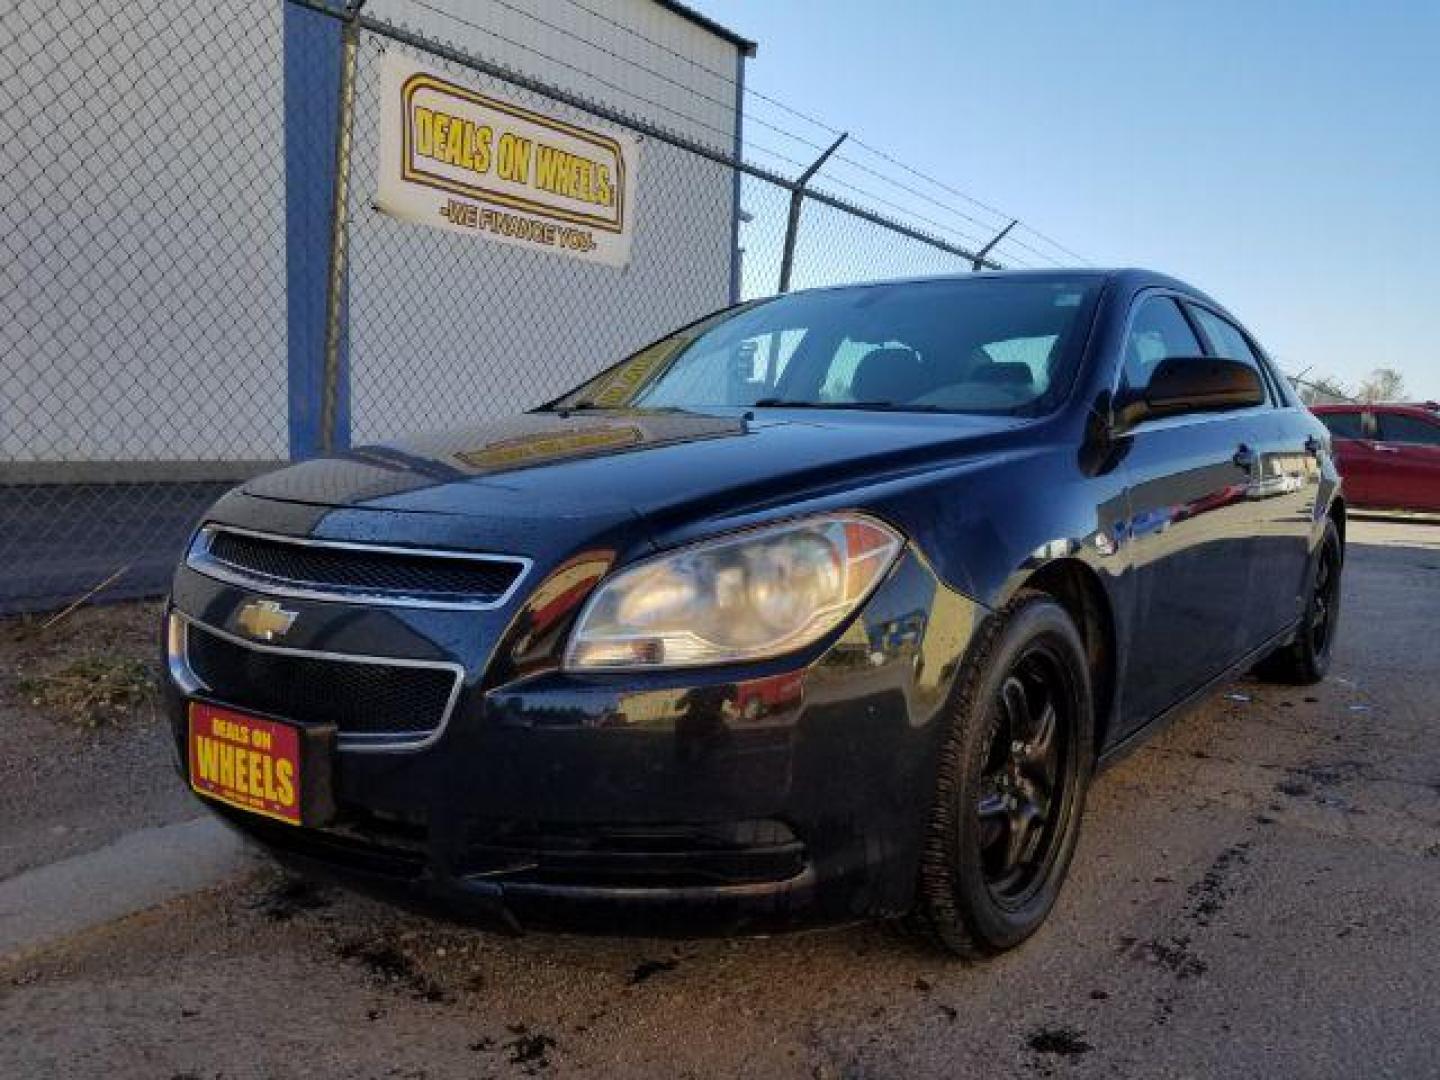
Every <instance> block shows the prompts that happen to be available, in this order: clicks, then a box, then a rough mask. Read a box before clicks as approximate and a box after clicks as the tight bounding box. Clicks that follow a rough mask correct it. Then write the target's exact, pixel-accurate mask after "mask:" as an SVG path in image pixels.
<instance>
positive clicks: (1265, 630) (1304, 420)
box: [1185, 300, 1324, 649]
mask: <svg viewBox="0 0 1440 1080" xmlns="http://www.w3.org/2000/svg"><path fill="white" fill-rule="evenodd" d="M1185 308H1186V311H1187V312H1188V313H1189V315H1190V316H1191V318H1192V319H1193V321H1194V323H1195V326H1196V328H1197V329H1198V330H1199V331H1200V336H1201V337H1202V338H1204V341H1205V346H1206V348H1207V349H1208V350H1209V351H1210V354H1211V355H1212V356H1221V357H1224V358H1226V359H1227V360H1238V361H1240V362H1241V363H1243V364H1248V365H1249V366H1250V367H1251V368H1252V369H1253V370H1254V371H1255V373H1256V375H1258V376H1259V377H1260V380H1261V382H1262V383H1264V384H1265V385H1266V387H1267V394H1268V396H1269V397H1270V399H1271V403H1270V405H1269V407H1267V408H1265V409H1263V410H1260V411H1258V412H1256V413H1255V414H1254V419H1253V425H1254V428H1253V430H1254V438H1253V443H1252V444H1251V448H1252V450H1253V451H1254V464H1253V466H1252V470H1251V479H1250V485H1249V487H1248V489H1247V490H1246V499H1247V500H1248V502H1249V504H1250V508H1251V510H1252V511H1253V514H1252V522H1251V528H1252V530H1253V531H1252V532H1251V535H1250V540H1249V542H1250V544H1251V547H1252V550H1253V560H1254V561H1253V563H1252V565H1251V568H1250V574H1251V577H1250V588H1249V589H1248V590H1247V592H1246V596H1245V609H1244V617H1243V620H1242V627H1241V641H1242V644H1243V645H1244V646H1245V647H1246V648H1247V649H1256V648H1259V647H1260V646H1262V645H1264V644H1265V642H1266V641H1268V640H1269V639H1270V638H1272V637H1274V636H1275V635H1276V634H1278V633H1280V632H1281V631H1283V630H1287V629H1289V628H1290V627H1291V626H1293V625H1294V623H1295V621H1296V619H1298V618H1299V617H1300V613H1301V611H1302V610H1303V608H1302V604H1303V597H1304V594H1305V587H1306V581H1307V575H1308V572H1309V566H1310V534H1311V531H1312V527H1313V521H1314V518H1313V516H1312V513H1313V510H1314V507H1315V500H1316V498H1318V497H1319V494H1320V479H1321V474H1320V454H1321V453H1322V452H1323V449H1324V448H1323V446H1322V445H1321V442H1320V440H1319V439H1318V438H1317V437H1316V429H1315V424H1314V420H1313V419H1312V418H1311V416H1310V412H1309V410H1307V409H1306V408H1305V407H1304V406H1303V405H1301V404H1300V402H1299V401H1298V400H1295V399H1294V398H1293V396H1292V395H1290V394H1287V393H1286V388H1285V387H1283V386H1281V385H1280V384H1279V381H1278V379H1277V378H1276V377H1275V376H1274V374H1273V372H1271V371H1270V370H1269V369H1268V366H1267V365H1266V363H1265V361H1264V360H1263V359H1262V358H1261V356H1260V352H1259V350H1258V349H1257V348H1256V346H1255V345H1254V343H1253V342H1252V341H1251V340H1250V338H1249V336H1248V335H1247V334H1246V333H1245V332H1244V331H1243V330H1241V329H1240V327H1238V326H1236V325H1235V323H1234V322H1232V321H1231V320H1230V319H1229V318H1228V317H1226V316H1225V315H1222V314H1221V313H1220V312H1218V311H1214V310H1212V309H1210V308H1209V307H1206V306H1205V305H1203V304H1200V303H1196V302H1194V301H1190V300H1187V301H1185Z"/></svg>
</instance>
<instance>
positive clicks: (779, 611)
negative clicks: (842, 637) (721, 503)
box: [565, 514, 901, 671]
mask: <svg viewBox="0 0 1440 1080" xmlns="http://www.w3.org/2000/svg"><path fill="white" fill-rule="evenodd" d="M900 546H901V540H900V537H899V535H898V534H897V533H896V532H895V531H894V530H893V529H891V528H890V527H889V526H887V525H884V524H882V523H880V522H879V521H876V520H875V519H874V518H870V517H865V516H863V515H860V514H833V515H828V514H827V515H825V516H822V517H814V518H805V519H801V520H797V521H792V522H787V523H785V524H783V525H775V526H771V527H769V528H765V529H756V530H753V531H749V532H742V533H737V534H734V535H732V536H727V537H722V538H721V539H718V540H709V541H706V542H704V543H702V544H697V545H695V546H693V547H689V548H685V549H683V550H680V551H676V552H673V553H672V554H669V555H664V556H661V557H659V558H655V559H650V560H647V561H646V562H642V563H639V564H638V565H636V566H633V567H631V568H630V569H628V570H623V571H621V572H620V573H618V574H616V575H615V576H614V577H612V578H611V579H610V580H609V581H607V582H605V583H603V584H602V585H601V586H600V587H599V588H598V589H597V590H596V592H595V594H594V595H593V596H592V597H591V598H590V601H589V603H587V604H586V605H585V610H584V611H583V612H582V613H581V615H580V621H579V623H578V624H577V625H576V627H575V631H574V633H573V634H572V635H571V638H570V646H569V648H568V649H566V652H565V666H566V667H567V668H569V669H571V670H580V671H596V670H609V671H616V670H633V669H637V668H669V667H694V666H696V665H700V664H726V663H734V662H736V661H742V660H759V659H764V658H766V657H772V656H779V655H780V654H782V653H786V652H789V651H791V650H793V649H798V648H800V647H802V646H804V645H808V644H809V643H810V642H812V641H815V640H816V639H817V638H819V637H821V636H822V635H824V634H825V633H826V632H827V631H829V630H831V629H833V628H834V627H835V626H836V625H838V624H839V623H840V622H841V621H842V620H843V619H844V618H845V617H846V616H847V615H849V614H850V613H851V612H853V611H854V610H855V609H856V608H857V607H859V606H860V605H861V604H862V603H863V602H864V601H865V598H866V597H867V596H869V595H870V592H871V590H872V589H874V587H875V586H876V584H877V583H878V582H879V581H880V578H881V577H882V576H884V574H885V571H886V570H888V569H889V568H890V564H891V563H893V562H894V561H895V556H896V555H897V554H898V553H899V551H900Z"/></svg>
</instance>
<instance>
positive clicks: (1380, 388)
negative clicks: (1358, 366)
mask: <svg viewBox="0 0 1440 1080" xmlns="http://www.w3.org/2000/svg"><path fill="white" fill-rule="evenodd" d="M1404 397H1405V377H1404V376H1403V375H1401V374H1400V372H1398V371H1396V370H1395V369H1394V368H1376V369H1375V370H1374V371H1372V372H1371V373H1370V377H1369V378H1368V379H1366V380H1365V381H1364V382H1362V383H1361V384H1360V400H1361V401H1363V402H1365V403H1366V404H1369V403H1370V402H1374V401H1401V400H1403V399H1404Z"/></svg>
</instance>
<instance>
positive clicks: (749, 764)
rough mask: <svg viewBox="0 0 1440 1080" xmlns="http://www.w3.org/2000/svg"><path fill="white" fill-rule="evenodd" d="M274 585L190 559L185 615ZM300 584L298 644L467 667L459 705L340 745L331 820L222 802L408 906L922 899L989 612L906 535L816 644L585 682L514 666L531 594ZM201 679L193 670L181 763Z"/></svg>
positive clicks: (797, 904) (179, 688)
mask: <svg viewBox="0 0 1440 1080" xmlns="http://www.w3.org/2000/svg"><path fill="white" fill-rule="evenodd" d="M255 595H256V594H255V593H252V592H247V591H245V590H243V589H239V588H237V587H236V586H234V585H232V584H228V583H224V582H220V581H216V580H213V579H211V578H208V577H206V576H204V575H201V574H199V573H196V572H195V571H192V570H189V569H185V568H182V569H181V570H180V571H179V573H178V574H177V577H176V582H175V590H174V594H173V599H172V610H173V611H176V612H179V613H181V614H182V615H183V616H184V618H186V619H188V620H191V621H193V622H194V623H196V624H198V625H201V626H205V627H211V628H214V629H216V630H218V631H221V632H225V633H232V634H234V633H236V631H237V627H236V625H235V620H236V615H237V610H238V608H239V607H240V605H241V604H242V603H244V602H245V601H246V600H248V599H252V598H253V597H254V596H255ZM286 603H287V606H289V607H294V608H296V609H298V611H299V616H298V618H297V619H296V623H295V628H296V634H295V637H296V641H295V643H294V647H296V648H300V649H313V650H316V651H325V652H332V653H358V654H364V655H367V656H375V655H385V656H391V657H397V658H402V659H408V660H416V661H426V662H435V663H444V664H455V665H458V666H459V667H460V668H461V669H462V670H463V678H462V681H461V686H460V690H459V692H458V696H457V698H456V700H455V702H454V707H453V710H451V712H450V713H449V715H448V717H447V721H446V723H445V725H444V727H443V730H440V731H438V732H437V733H436V735H435V737H434V738H433V740H429V741H427V742H426V744H425V745H423V746H420V747H419V748H410V749H393V748H385V747H380V748H376V747H374V746H364V745H357V744H355V743H351V744H348V745H347V744H344V743H343V742H342V745H341V749H340V750H339V751H338V752H337V753H336V754H335V755H334V766H333V776H332V777H331V781H332V787H333V793H334V805H335V808H336V810H335V814H334V816H333V819H331V820H330V821H328V822H327V823H326V824H324V825H323V826H321V827H314V828H311V827H307V828H298V827H295V826H290V825H285V824H280V823H275V822H271V821H268V820H266V819H263V818H260V817H257V816H254V815H251V814H247V813H245V812H243V811H238V810H231V809H229V808H226V807H223V806H220V805H219V804H216V803H213V802H210V801H209V800H205V801H207V804H208V805H211V806H212V807H214V808H215V809H216V810H217V811H218V812H220V813H221V814H222V816H224V818H225V819H226V820H227V821H229V822H230V823H231V824H233V825H235V826H236V827H237V828H239V829H240V830H241V831H242V832H244V833H245V834H247V835H248V836H250V837H252V838H253V839H255V840H256V841H258V842H260V843H261V844H263V845H264V846H265V847H267V848H268V849H270V850H271V851H272V852H273V853H274V854H275V855H276V856H277V857H279V858H280V859H281V860H282V861H284V862H288V863H290V864H292V865H295V866H297V867H300V868H302V869H304V870H307V871H310V872H318V873H322V874H326V875H329V876H332V877H337V878H339V879H341V880H344V881H347V882H349V883H351V884H354V885H356V886H359V887H361V888H364V889H367V890H369V891H372V892H378V893H381V894H383V895H385V896H387V897H389V898H391V899H393V900H396V901H399V902H401V903H407V904H411V905H420V906H425V907H432V908H436V909H440V910H443V911H445V912H447V913H449V914H453V915H458V916H462V917H470V918H477V919H479V920H481V921H486V922H491V923H495V924H500V925H504V926H509V927H512V928H513V927H519V926H525V925H547V926H563V927H573V928H599V929H604V930H609V931H627V930H643V931H645V932H655V931H658V930H676V931H681V932H695V931H701V930H712V929H713V930H734V929H769V928H779V927H784V926H792V925H796V924H800V923H813V922H835V921H845V920H848V919H853V918H857V917H869V916H883V915H889V914H896V913H899V912H902V911H904V910H906V909H907V908H908V907H909V906H910V902H911V897H912V890H913V884H914V879H915V871H916V866H917V864H918V859H919V853H920V849H921V844H922V841H923V830H924V826H925V822H926V820H927V817H928V812H929V808H930V800H931V798H932V794H933V787H934V775H935V765H936V759H937V754H938V750H939V745H940V739H941V737H942V734H943V730H942V729H943V722H942V721H943V707H944V704H945V700H946V694H947V689H948V687H949V685H950V683H951V682H952V680H953V674H954V671H955V669H956V666H957V665H958V664H959V663H960V662H962V659H963V656H964V653H965V650H966V648H967V646H968V644H969V642H970V640H971V638H972V637H973V632H974V630H975V628H976V625H977V623H978V621H979V620H980V619H981V618H983V617H984V616H985V611H984V609H983V608H981V607H979V606H978V605H976V604H974V603H973V602H971V601H969V600H967V599H965V598H964V597H962V596H960V595H958V594H956V593H955V592H953V591H952V590H950V589H949V588H947V587H946V586H945V585H944V584H943V583H941V582H940V581H939V580H938V579H937V578H936V576H935V575H934V573H933V572H932V571H931V569H930V568H929V566H928V565H927V564H926V563H925V561H924V560H923V559H921V558H920V557H918V556H917V555H916V554H914V553H913V552H910V551H907V552H906V553H904V554H903V555H902V556H901V558H900V560H899V561H898V562H897V564H896V566H895V567H894V569H893V570H892V572H891V573H890V575H889V576H888V577H887V579H886V581H885V582H884V583H883V584H882V586H881V587H880V588H879V589H878V590H877V591H876V593H875V594H874V595H873V596H872V597H871V599H870V600H869V602H868V603H867V604H866V606H865V607H864V609H863V610H862V611H861V612H860V613H859V615H858V616H857V617H856V619H855V620H853V621H852V622H851V623H850V624H849V625H848V626H847V627H846V628H844V629H843V630H841V631H839V632H837V633H836V634H835V635H833V636H832V638H831V639H829V640H827V641H825V642H822V643H820V644H819V645H818V646H816V647H815V648H813V649H811V650H809V651H808V652H806V653H804V654H801V655H798V656H796V657H792V658H787V659H786V660H783V661H778V662H771V663H768V664H761V665H747V666H746V667H744V668H743V669H739V668H730V669H720V668H717V669H704V670H692V671H685V672H671V673H646V674H643V675H605V676H591V677H586V678H579V677H575V676H571V675H567V674H565V673H563V672H560V671H558V670H554V669H553V667H552V668H550V669H543V668H542V669H541V670H535V671H533V672H532V673H528V674H523V673H521V672H520V670H519V667H520V666H523V665H520V666H517V665H515V664H512V662H511V660H512V657H511V655H510V651H511V645H510V644H508V643H510V642H512V641H513V640H514V637H515V635H514V629H515V625H516V622H517V621H519V620H520V615H517V614H516V613H506V612H495V613H489V614H487V615H483V616H482V615H477V614H476V613H464V612H436V611H408V610H403V609H395V608H391V609H379V608H367V607H361V606H352V605H348V604H340V603H321V602H305V601H290V600H287V601H286ZM507 620H509V621H508V622H507ZM196 689H197V688H196V687H195V686H194V685H193V684H192V683H190V682H189V681H188V680H187V679H186V677H185V674H184V672H183V671H176V670H175V669H173V668H172V678H171V685H170V702H171V716H172V721H173V727H174V735H175V739H176V746H177V750H179V754H178V760H179V761H181V762H183V761H184V760H185V759H186V752H185V739H186V714H185V705H184V703H185V701H186V700H187V698H188V697H189V696H190V695H191V694H192V693H194V692H196ZM207 696H210V697H211V698H212V699H215V700H219V701H221V702H223V703H226V704H230V705H232V706H234V707H236V708H240V709H244V708H245V707H246V704H247V703H246V702H245V701H243V700H229V701H227V700H226V697H225V696H224V695H215V694H209V695H207ZM285 719H288V720H291V721H294V722H297V723H300V724H302V725H303V724H305V723H306V719H307V718H306V717H305V716H303V715H294V716H287V717H285Z"/></svg>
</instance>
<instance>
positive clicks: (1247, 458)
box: [1230, 443, 1255, 472]
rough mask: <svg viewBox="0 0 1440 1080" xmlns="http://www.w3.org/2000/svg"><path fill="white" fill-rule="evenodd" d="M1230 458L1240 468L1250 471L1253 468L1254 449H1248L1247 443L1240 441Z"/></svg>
mask: <svg viewBox="0 0 1440 1080" xmlns="http://www.w3.org/2000/svg"><path fill="white" fill-rule="evenodd" d="M1230 460H1231V461H1233V462H1234V463H1235V464H1236V465H1238V466H1239V467H1240V468H1242V469H1244V470H1246V471H1247V472H1251V471H1253V470H1254V468H1255V451H1254V450H1252V449H1250V446H1249V445H1248V444H1247V443H1241V444H1240V446H1239V448H1238V449H1237V450H1236V451H1235V453H1234V455H1233V456H1232V457H1231V458H1230Z"/></svg>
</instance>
